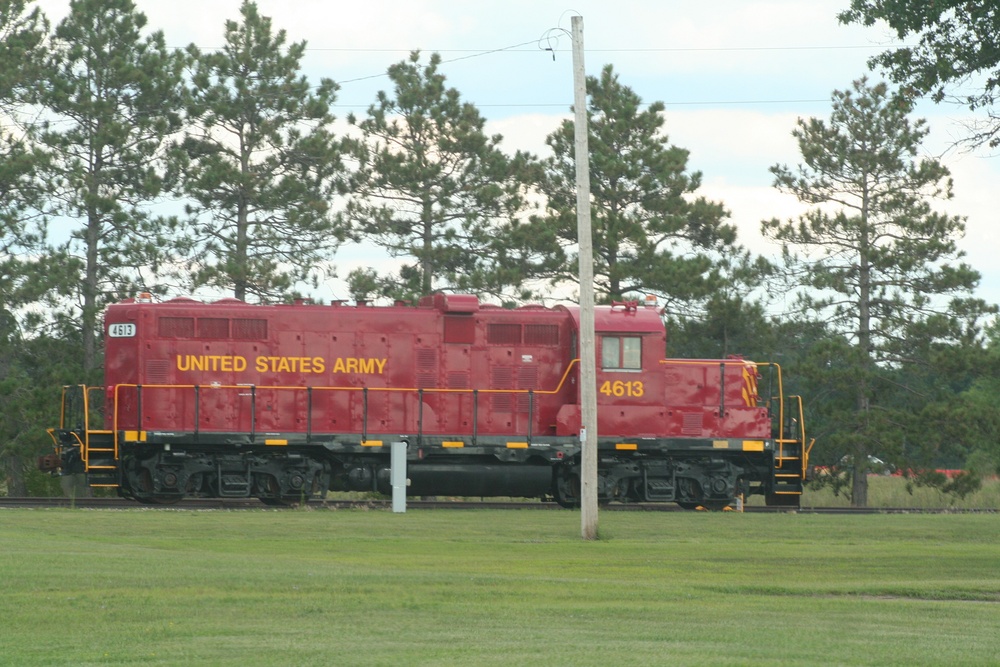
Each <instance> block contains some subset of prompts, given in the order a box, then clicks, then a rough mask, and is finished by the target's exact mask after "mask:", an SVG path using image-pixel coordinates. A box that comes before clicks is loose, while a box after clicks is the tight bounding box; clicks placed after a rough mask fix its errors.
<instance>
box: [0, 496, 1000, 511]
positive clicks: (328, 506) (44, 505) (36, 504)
mask: <svg viewBox="0 0 1000 667" xmlns="http://www.w3.org/2000/svg"><path fill="white" fill-rule="evenodd" d="M406 507H407V509H408V510H410V509H413V510H428V509H445V510H454V509H502V510H561V509H562V508H561V507H559V505H557V504H556V503H554V502H541V501H520V502H519V501H503V502H498V501H468V500H415V499H414V500H409V499H408V500H407V502H406ZM0 508H3V509H11V508H30V509H48V508H75V509H91V510H95V509H103V510H127V509H132V510H134V509H147V510H148V509H153V510H160V511H164V510H233V511H236V510H258V511H260V510H272V511H284V512H287V511H301V510H304V509H308V510H338V509H360V508H368V509H381V510H391V509H392V502H391V501H389V500H310V501H307V502H306V503H304V504H301V505H293V506H283V507H275V506H273V505H265V504H264V503H262V502H260V501H259V500H257V499H256V498H190V499H185V500H182V501H180V502H178V503H175V504H172V505H142V504H139V503H137V502H135V501H133V500H125V499H123V498H7V497H0ZM601 511H609V512H686V511H689V510H684V509H681V508H680V507H678V506H677V505H675V504H673V503H628V504H618V503H613V504H610V505H606V506H603V507H601ZM744 511H745V512H748V513H753V514H761V513H788V512H797V513H799V514H996V513H998V512H1000V510H997V509H924V508H907V507H891V508H887V507H865V508H857V507H801V508H799V509H792V508H787V507H761V506H747V507H746V508H745V509H744Z"/></svg>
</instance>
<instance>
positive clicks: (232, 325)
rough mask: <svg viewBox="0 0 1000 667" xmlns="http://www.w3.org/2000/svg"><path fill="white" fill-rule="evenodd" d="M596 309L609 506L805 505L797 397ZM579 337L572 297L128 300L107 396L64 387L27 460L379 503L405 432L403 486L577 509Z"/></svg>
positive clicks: (108, 331) (733, 364) (133, 477)
mask: <svg viewBox="0 0 1000 667" xmlns="http://www.w3.org/2000/svg"><path fill="white" fill-rule="evenodd" d="M595 321H596V326H595V334H596V338H595V340H596V347H597V352H596V354H597V389H598V393H597V397H598V458H599V464H598V465H599V467H598V470H599V472H598V475H599V479H598V496H599V498H600V499H601V500H602V501H611V500H620V501H634V502H639V501H645V502H649V501H664V502H676V503H678V504H680V505H682V506H684V507H696V506H704V507H709V508H722V507H725V506H727V505H729V504H731V503H733V502H734V500H735V499H736V498H737V497H741V496H745V495H747V494H751V493H758V494H764V495H765V497H766V499H767V502H768V503H769V504H779V505H797V504H798V502H799V497H800V495H801V492H802V482H803V480H804V478H805V470H806V465H807V457H808V448H807V447H806V443H805V436H804V433H803V427H802V424H803V421H802V403H801V400H800V399H799V398H798V397H787V399H786V397H784V396H783V395H782V387H781V375H780V369H779V368H778V367H777V366H775V365H772V364H758V363H754V362H751V361H747V360H743V359H738V358H734V359H723V360H682V359H665V358H664V357H663V354H664V350H665V349H666V332H665V330H664V326H663V321H662V319H661V317H660V313H659V312H658V311H657V309H656V308H655V307H647V306H643V305H639V304H636V303H634V302H628V303H619V304H615V305H612V306H605V307H599V308H598V309H597V310H596V313H595ZM578 329H579V311H578V310H577V309H575V308H567V307H563V306H557V307H554V308H546V307H541V306H525V307H521V308H517V309H513V310H509V309H503V308H499V307H495V306H489V305H486V304H482V303H480V302H479V300H478V299H477V298H476V297H475V296H468V295H446V294H435V295H433V296H429V297H426V298H424V299H422V300H421V301H420V303H419V304H418V305H417V306H410V305H395V306H391V307H375V306H367V305H363V304H359V305H357V306H347V305H342V304H333V305H328V306H327V305H323V306H321V305H313V304H303V303H297V304H295V305H275V306H261V305H249V304H246V303H244V302H242V301H238V300H235V299H222V300H220V301H216V302H214V303H203V302H200V301H196V300H194V299H188V298H176V299H171V300H169V301H166V302H164V303H154V302H152V300H150V299H148V298H140V299H135V300H132V299H130V300H127V301H124V302H122V303H119V304H115V305H112V306H110V307H109V308H108V309H107V313H106V315H105V322H104V330H105V336H106V338H105V342H106V356H105V359H106V362H105V386H104V387H100V388H91V387H84V386H73V387H67V388H66V389H65V390H64V394H63V411H62V423H61V424H60V427H59V428H57V429H51V430H50V433H51V434H52V436H53V440H54V441H55V443H56V451H55V454H54V455H51V456H48V457H43V460H42V462H41V465H42V467H43V468H45V469H49V470H52V471H53V472H57V473H63V474H69V473H78V472H82V473H86V475H87V476H88V480H89V482H90V483H91V484H92V485H94V486H110V487H114V488H117V490H118V493H119V494H120V495H122V496H125V497H131V498H135V499H136V500H139V501H143V502H171V501H175V500H178V499H180V498H182V497H184V496H200V497H258V498H260V499H261V500H263V501H265V502H273V503H279V502H288V501H297V500H300V499H301V498H303V497H315V496H321V495H322V494H324V493H325V492H326V491H327V490H356V491H381V492H383V493H385V492H387V491H388V489H389V449H390V448H389V444H390V443H392V442H406V443H407V471H408V477H409V480H408V484H409V486H408V493H409V494H411V495H447V496H508V497H540V498H554V499H555V500H557V501H558V502H559V503H560V504H563V505H566V506H573V505H575V504H578V502H579V497H578V493H579V467H580V438H579V432H580V422H581V412H580V391H579V382H580V376H579V368H580V365H579V363H578V361H579V360H578V351H577V346H578ZM765 385H766V391H764V388H765ZM762 391H764V394H763V395H761V393H760V392H762ZM101 414H103V423H102V424H100V425H99V426H97V425H96V424H97V422H98V421H99V420H100V417H99V416H98V415H101Z"/></svg>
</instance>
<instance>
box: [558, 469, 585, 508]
mask: <svg viewBox="0 0 1000 667" xmlns="http://www.w3.org/2000/svg"><path fill="white" fill-rule="evenodd" d="M555 486H556V502H557V503H558V504H559V506H560V507H565V508H566V509H575V508H578V507H580V477H579V476H578V475H576V474H575V473H572V472H566V473H563V474H560V475H558V476H557V477H556V485H555Z"/></svg>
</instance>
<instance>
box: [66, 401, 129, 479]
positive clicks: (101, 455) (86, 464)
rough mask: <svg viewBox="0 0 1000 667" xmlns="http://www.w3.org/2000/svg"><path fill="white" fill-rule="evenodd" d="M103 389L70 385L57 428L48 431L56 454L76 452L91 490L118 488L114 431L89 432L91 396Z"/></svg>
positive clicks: (116, 450) (99, 430)
mask: <svg viewBox="0 0 1000 667" xmlns="http://www.w3.org/2000/svg"><path fill="white" fill-rule="evenodd" d="M102 389H103V388H102V387H87V386H85V385H72V386H68V387H64V388H63V401H62V414H61V415H60V428H59V429H49V435H50V436H51V437H52V439H53V440H54V441H55V443H56V448H57V450H63V449H67V448H75V449H77V450H78V451H79V455H80V461H81V463H82V465H83V473H84V474H85V475H86V479H87V484H88V485H89V486H91V487H93V488H118V487H119V486H121V483H120V481H121V480H120V475H119V465H118V443H117V440H116V438H115V433H114V431H111V430H106V429H91V428H90V410H91V405H90V392H91V391H101V390H102Z"/></svg>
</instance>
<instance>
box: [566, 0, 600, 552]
mask: <svg viewBox="0 0 1000 667" xmlns="http://www.w3.org/2000/svg"><path fill="white" fill-rule="evenodd" d="M571 22H572V28H573V110H574V116H575V118H574V123H573V125H574V129H575V132H576V133H575V135H574V139H575V156H576V229H577V239H578V241H579V245H580V250H579V257H580V418H581V429H580V446H581V450H582V451H581V452H580V464H581V465H580V530H581V535H582V536H583V539H585V540H595V539H597V361H596V358H597V354H596V346H595V343H594V241H593V236H592V235H591V225H590V148H589V146H588V143H587V135H588V133H589V128H588V127H587V74H586V70H585V69H584V66H583V17H582V16H574V17H572V19H571Z"/></svg>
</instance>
